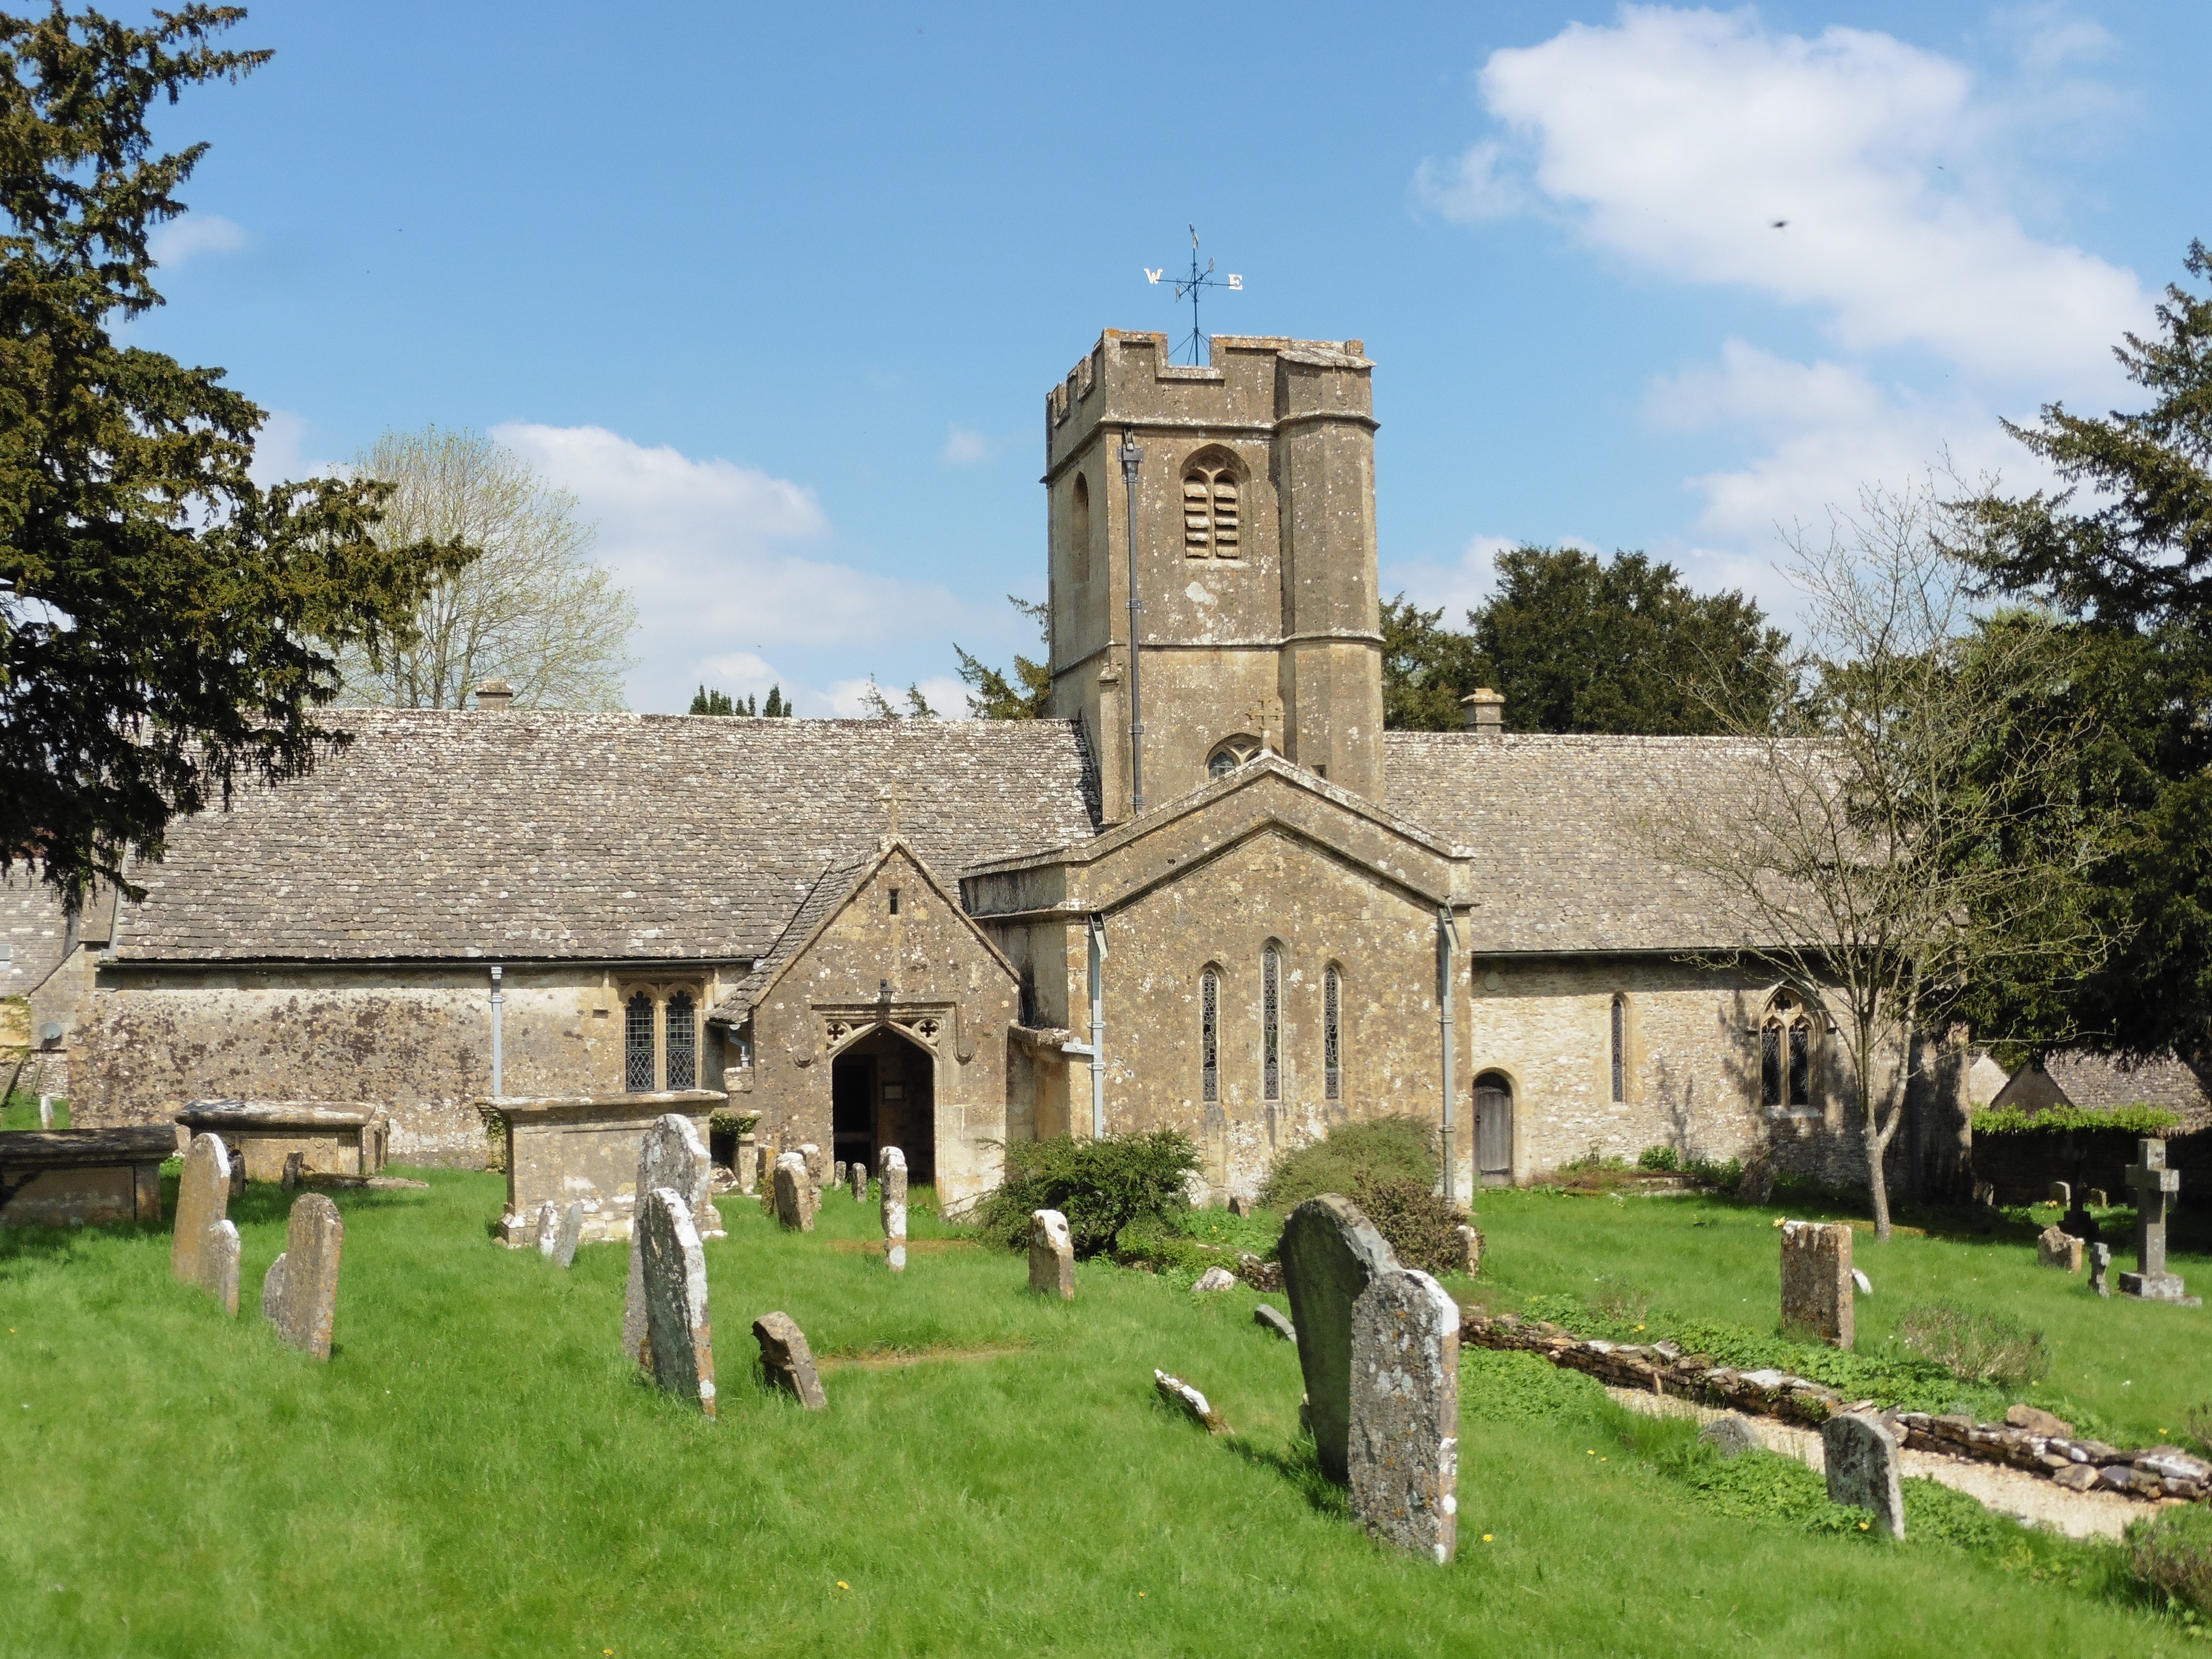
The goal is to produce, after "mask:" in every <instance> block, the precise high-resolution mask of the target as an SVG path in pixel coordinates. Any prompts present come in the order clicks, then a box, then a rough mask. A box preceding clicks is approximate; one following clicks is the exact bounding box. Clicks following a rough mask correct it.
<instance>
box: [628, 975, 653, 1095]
mask: <svg viewBox="0 0 2212 1659" xmlns="http://www.w3.org/2000/svg"><path fill="white" fill-rule="evenodd" d="M623 1088H624V1089H625V1090H626V1091H629V1093H631V1094H634V1095H643V1094H651V1093H652V1092H653V998H652V997H651V996H650V995H649V994H647V993H646V992H643V991H640V992H639V993H638V994H636V995H635V996H634V997H632V998H631V999H630V1000H629V1001H628V1002H626V1003H624V1004H623Z"/></svg>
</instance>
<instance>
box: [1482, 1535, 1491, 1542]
mask: <svg viewBox="0 0 2212 1659" xmlns="http://www.w3.org/2000/svg"><path fill="white" fill-rule="evenodd" d="M1482 1541H1483V1542H1484V1543H1486V1544H1487V1543H1488V1542H1489V1541H1490V1534H1488V1533H1485V1534H1482Z"/></svg>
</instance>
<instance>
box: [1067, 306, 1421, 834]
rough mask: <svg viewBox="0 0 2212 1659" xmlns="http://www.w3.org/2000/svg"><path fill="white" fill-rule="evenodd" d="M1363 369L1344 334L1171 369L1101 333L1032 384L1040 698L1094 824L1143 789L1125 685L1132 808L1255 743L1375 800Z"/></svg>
mask: <svg viewBox="0 0 2212 1659" xmlns="http://www.w3.org/2000/svg"><path fill="white" fill-rule="evenodd" d="M1373 368H1374V365H1373V364H1371V363H1370V362H1368V361H1367V360H1366V358H1365V357H1364V356H1362V355H1361V347H1360V342H1358V340H1345V341H1327V340H1287V339H1275V338H1262V337H1240V336H1234V335H1227V334H1218V335H1215V336H1214V337H1213V349H1212V361H1211V362H1208V363H1206V364H1205V365H1203V366H1200V365H1189V366H1185V365H1181V364H1176V363H1173V362H1170V361H1169V348H1168V341H1167V337H1166V336H1165V335H1163V334H1128V333H1122V332H1121V331H1116V330H1113V329H1109V330H1108V331H1106V333H1105V334H1104V335H1103V336H1102V337H1100V339H1099V341H1098V343H1097V345H1096V346H1094V347H1093V348H1092V349H1091V354H1090V356H1087V357H1085V359H1084V360H1083V361H1082V362H1080V363H1079V364H1077V365H1076V367H1075V368H1073V370H1071V371H1070V372H1069V374H1068V376H1067V379H1066V382H1065V383H1064V384H1062V385H1060V386H1054V388H1053V389H1052V391H1051V392H1049V393H1048V395H1047V397H1046V398H1045V474H1044V484H1045V489H1046V492H1047V500H1048V516H1049V526H1050V528H1049V541H1050V545H1051V554H1052V569H1051V580H1052V593H1051V607H1052V674H1053V678H1052V710H1051V712H1052V714H1054V717H1055V718H1058V719H1063V720H1066V719H1080V720H1082V721H1083V725H1084V731H1085V736H1086V737H1087V738H1089V740H1090V742H1091V747H1092V752H1093V753H1094V754H1096V755H1097V757H1098V761H1099V773H1100V783H1101V786H1102V794H1103V805H1104V808H1105V815H1106V817H1107V819H1108V821H1109V822H1111V823H1118V822H1120V821H1121V820H1123V819H1126V818H1127V817H1130V816H1131V814H1132V805H1133V801H1132V797H1133V793H1134V790H1135V787H1136V786H1137V784H1138V783H1139V778H1138V777H1137V776H1136V771H1137V769H1136V768H1135V767H1134V766H1133V754H1134V753H1135V751H1134V750H1133V743H1132V734H1131V732H1130V726H1131V694H1132V689H1133V682H1134V689H1135V691H1136V696H1137V698H1138V715H1139V718H1140V720H1141V722H1142V726H1143V732H1142V738H1141V741H1142V749H1141V761H1142V771H1141V786H1142V791H1143V804H1144V805H1145V806H1146V808H1150V807H1153V806H1158V805H1161V804H1162V803H1164V802H1166V801H1170V800H1172V799H1175V798H1176V797H1177V796H1179V795H1182V794H1186V793H1188V792H1189V791H1191V790H1193V789H1194V788H1197V787H1199V786H1200V784H1202V783H1204V782H1205V781H1206V778H1207V777H1208V775H1210V774H1212V775H1218V773H1220V772H1222V771H1225V770H1227V769H1229V768H1230V767H1231V766H1233V765H1235V764H1236V763H1237V762H1239V761H1242V760H1245V759H1248V758H1249V757H1250V756H1251V755H1252V754H1253V753H1254V752H1255V751H1256V750H1258V749H1259V748H1260V747H1261V744H1263V743H1264V744H1266V746H1267V747H1268V748H1270V749H1273V750H1275V751H1276V752H1277V753H1279V754H1281V755H1282V756H1284V757H1285V758H1287V759H1289V760H1291V761H1292V762H1294V763H1296V764H1297V765H1299V766H1302V767H1304V768H1306V769H1308V770H1310V771H1311V772H1314V773H1316V775H1320V776H1322V777H1324V778H1326V779H1328V781H1329V782H1331V783H1334V784H1336V785H1338V786H1340V787H1343V788H1346V789H1349V790H1352V791H1354V792H1355V793H1358V794H1361V795H1364V796H1365V797H1367V798H1368V799H1370V800H1373V801H1376V802H1377V803H1378V804H1379V803H1380V802H1381V800H1382V799H1383V635H1382V621H1381V616H1380V612H1379V609H1378V596H1377V593H1376V580H1377V579H1376V549H1375V426H1376V422H1375V417H1374V413H1373V402H1374V400H1373V395H1372V386H1371V385H1370V375H1371V374H1372V371H1373ZM1125 442H1126V443H1127V444H1129V445H1132V446H1133V447H1135V448H1137V449H1139V450H1141V451H1142V452H1143V455H1142V459H1141V460H1139V462H1138V464H1137V471H1136V489H1135V512H1134V520H1135V524H1136V560H1135V562H1136V578H1137V598H1138V600H1139V608H1138V611H1137V612H1136V616H1137V643H1138V647H1139V658H1138V660H1137V661H1136V663H1135V664H1134V665H1132V663H1131V659H1130V656H1129V640H1130V628H1129V623H1130V611H1129V566H1130V557H1129V542H1128V530H1129V524H1130V521H1131V513H1130V508H1129V495H1128V491H1127V486H1126V483H1125V480H1124V474H1123V466H1122V459H1121V456H1122V449H1123V446H1124V444H1125ZM1133 667H1134V672H1133V671H1132V668H1133Z"/></svg>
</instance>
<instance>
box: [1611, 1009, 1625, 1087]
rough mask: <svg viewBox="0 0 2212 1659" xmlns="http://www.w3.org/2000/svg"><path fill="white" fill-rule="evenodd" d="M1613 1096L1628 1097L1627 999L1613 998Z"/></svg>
mask: <svg viewBox="0 0 2212 1659" xmlns="http://www.w3.org/2000/svg"><path fill="white" fill-rule="evenodd" d="M1613 1098H1614V1099H1615V1100H1626V1099H1627V1098H1628V999H1627V998H1626V997H1615V998H1614V999H1613Z"/></svg>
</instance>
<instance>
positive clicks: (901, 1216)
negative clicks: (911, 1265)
mask: <svg viewBox="0 0 2212 1659" xmlns="http://www.w3.org/2000/svg"><path fill="white" fill-rule="evenodd" d="M879 1161H880V1163H881V1164H882V1166H883V1168H882V1170H881V1173H880V1174H879V1176H878V1179H877V1189H878V1192H879V1193H880V1194H882V1197H881V1199H880V1200H879V1201H880V1202H881V1204H882V1206H883V1219H884V1264H885V1265H886V1266H887V1267H890V1270H891V1271H892V1272H893V1273H904V1272H905V1271H906V1154H905V1153H904V1152H901V1151H900V1150H899V1149H898V1148H897V1147H896V1146H886V1147H884V1150H883V1152H882V1154H881V1158H880V1160H879Z"/></svg>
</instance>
